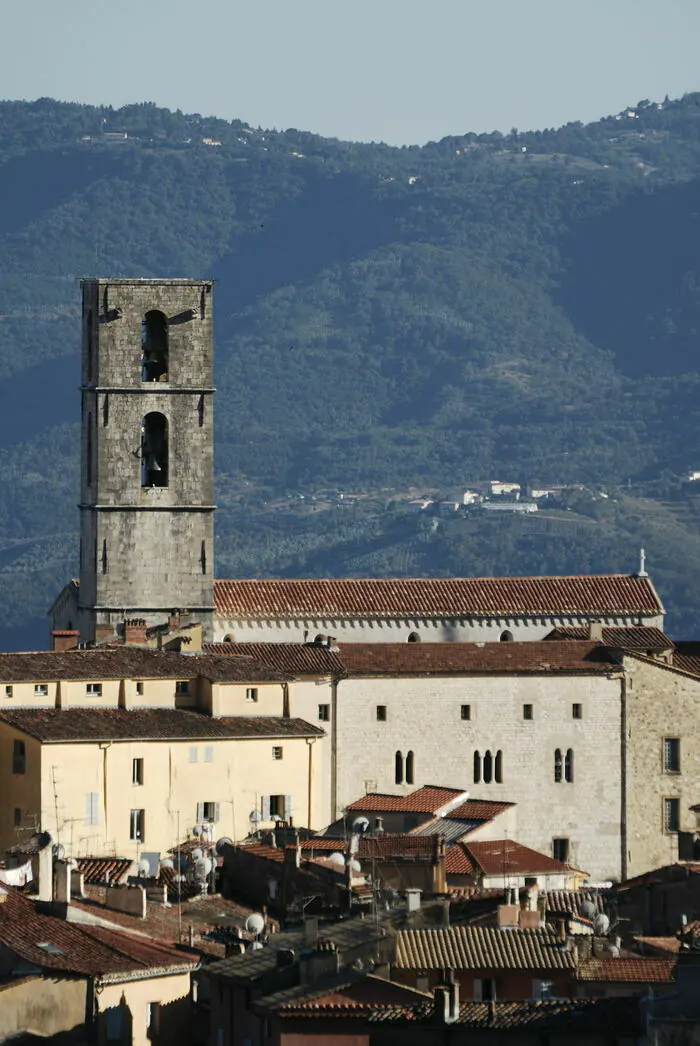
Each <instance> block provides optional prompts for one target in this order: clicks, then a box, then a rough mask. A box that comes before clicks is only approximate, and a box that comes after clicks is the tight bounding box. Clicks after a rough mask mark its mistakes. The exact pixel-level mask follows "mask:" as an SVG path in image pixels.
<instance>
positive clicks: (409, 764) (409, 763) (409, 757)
mask: <svg viewBox="0 0 700 1046" xmlns="http://www.w3.org/2000/svg"><path fill="white" fill-rule="evenodd" d="M406 784H409V785H412V784H413V752H408V753H407V754H406Z"/></svg>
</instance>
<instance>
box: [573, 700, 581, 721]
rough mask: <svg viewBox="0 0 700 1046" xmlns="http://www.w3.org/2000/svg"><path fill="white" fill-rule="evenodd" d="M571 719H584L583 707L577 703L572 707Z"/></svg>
mask: <svg viewBox="0 0 700 1046" xmlns="http://www.w3.org/2000/svg"><path fill="white" fill-rule="evenodd" d="M571 718H572V719H583V705H580V704H578V703H575V704H573V705H572V706H571Z"/></svg>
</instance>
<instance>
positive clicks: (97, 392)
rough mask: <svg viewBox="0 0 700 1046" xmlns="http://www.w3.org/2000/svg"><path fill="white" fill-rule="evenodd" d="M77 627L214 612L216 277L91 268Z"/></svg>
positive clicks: (106, 632)
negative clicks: (138, 275) (114, 275)
mask: <svg viewBox="0 0 700 1046" xmlns="http://www.w3.org/2000/svg"><path fill="white" fill-rule="evenodd" d="M82 290H83V320H82V331H83V346H82V384H81V393H82V438H81V447H82V453H81V480H80V491H81V496H80V519H81V525H80V596H79V600H80V601H79V611H78V618H79V628H80V632H81V638H82V640H83V641H87V642H90V641H92V640H97V641H98V642H99V641H104V640H105V639H107V638H109V637H110V635H111V634H112V633H113V632H114V631H115V628H116V626H117V625H118V624H120V623H122V622H123V621H124V620H125V619H129V618H143V619H145V620H146V622H147V623H148V624H159V623H163V621H164V620H165V618H166V617H167V615H168V614H169V613H170V612H171V611H173V610H189V611H190V613H191V615H192V618H193V619H194V620H198V621H201V622H202V624H203V626H204V630H205V634H209V633H210V631H211V621H212V612H213V585H212V571H213V517H214V503H213V500H214V483H213V410H212V408H213V393H214V388H213V384H212V364H213V338H212V282H211V281H210V280H188V279H169V280H154V279H142V280H136V279H113V280H111V279H86V280H83V282H82Z"/></svg>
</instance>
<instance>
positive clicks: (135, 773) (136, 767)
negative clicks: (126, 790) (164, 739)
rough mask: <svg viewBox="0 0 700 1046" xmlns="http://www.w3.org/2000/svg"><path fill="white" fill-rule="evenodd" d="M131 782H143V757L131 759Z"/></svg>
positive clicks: (139, 783)
mask: <svg viewBox="0 0 700 1046" xmlns="http://www.w3.org/2000/svg"><path fill="white" fill-rule="evenodd" d="M131 783H132V784H135V785H142V784H143V759H132V760H131Z"/></svg>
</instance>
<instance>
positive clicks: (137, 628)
mask: <svg viewBox="0 0 700 1046" xmlns="http://www.w3.org/2000/svg"><path fill="white" fill-rule="evenodd" d="M123 637H124V646H145V645H146V621H145V619H144V618H142V617H134V618H131V619H130V620H128V621H125V622H124V631H123Z"/></svg>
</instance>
